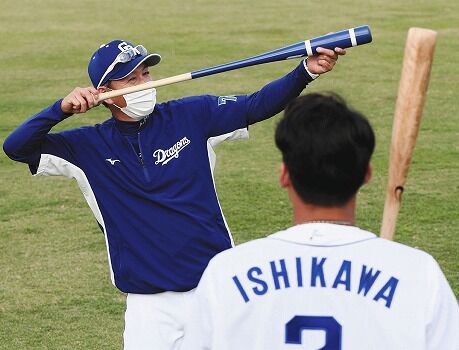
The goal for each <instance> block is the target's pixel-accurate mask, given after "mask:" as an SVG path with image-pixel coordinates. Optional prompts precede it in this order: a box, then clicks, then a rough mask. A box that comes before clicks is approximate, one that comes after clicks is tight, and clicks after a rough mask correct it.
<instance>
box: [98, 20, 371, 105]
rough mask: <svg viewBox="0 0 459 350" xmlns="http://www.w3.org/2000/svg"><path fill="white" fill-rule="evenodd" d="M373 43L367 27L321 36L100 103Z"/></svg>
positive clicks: (124, 91)
mask: <svg viewBox="0 0 459 350" xmlns="http://www.w3.org/2000/svg"><path fill="white" fill-rule="evenodd" d="M371 40H372V36H371V31H370V28H369V27H368V26H366V25H364V26H360V27H355V28H350V29H346V30H342V31H339V32H335V33H329V34H327V35H323V36H319V37H317V38H313V39H309V40H305V41H300V42H298V43H295V44H292V45H289V46H285V47H282V48H279V49H276V50H272V51H269V52H265V53H262V54H260V55H257V56H253V57H249V58H245V59H242V60H239V61H232V62H228V63H224V64H221V65H218V66H214V67H208V68H203V69H198V70H195V71H192V72H188V73H184V74H180V75H175V76H173V77H169V78H164V79H160V80H155V81H150V82H148V83H144V84H139V85H136V86H131V87H128V88H124V89H119V90H112V91H109V92H104V93H101V94H99V97H98V101H103V100H106V99H107V98H112V97H116V96H121V95H126V94H129V93H132V92H136V91H142V90H146V89H151V88H157V87H159V86H164V85H170V84H174V83H178V82H181V81H187V80H191V79H197V78H201V77H205V76H208V75H213V74H217V73H222V72H227V71H230V70H233V69H238V68H243V67H249V66H254V65H257V64H263V63H269V62H276V61H282V60H288V59H291V58H298V57H304V56H312V55H315V54H316V53H317V51H316V49H317V48H318V47H323V48H327V49H332V50H333V49H335V47H341V48H343V49H345V48H349V47H353V46H357V45H363V44H367V43H370V42H371Z"/></svg>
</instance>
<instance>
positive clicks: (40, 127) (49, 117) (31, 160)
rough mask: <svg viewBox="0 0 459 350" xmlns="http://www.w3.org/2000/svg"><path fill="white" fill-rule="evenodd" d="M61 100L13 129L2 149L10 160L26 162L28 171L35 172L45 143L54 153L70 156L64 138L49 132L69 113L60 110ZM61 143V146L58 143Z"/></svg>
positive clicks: (65, 156) (64, 156)
mask: <svg viewBox="0 0 459 350" xmlns="http://www.w3.org/2000/svg"><path fill="white" fill-rule="evenodd" d="M61 101H62V100H58V101H56V102H55V103H54V104H52V105H51V106H49V107H47V108H45V109H44V110H42V111H41V112H38V113H37V114H35V115H33V116H32V117H30V118H29V119H28V120H26V121H25V122H24V123H22V124H21V125H20V126H19V127H18V128H17V129H16V130H14V131H13V132H12V133H11V134H10V135H9V136H8V137H7V138H6V140H5V142H4V143H3V150H4V152H5V153H6V155H7V156H8V157H10V158H11V159H12V160H15V161H18V162H22V163H26V164H28V165H29V167H30V171H31V172H32V173H35V172H36V170H37V168H38V165H39V163H40V158H41V154H42V152H43V149H44V148H45V145H47V144H48V145H49V147H46V148H52V149H53V150H54V152H55V153H56V155H59V156H61V157H63V158H70V156H69V155H68V154H66V153H68V152H67V150H66V147H65V145H64V143H65V142H64V140H63V138H62V137H61V136H59V135H58V134H54V135H52V134H49V131H50V130H51V128H52V127H54V126H55V125H56V124H58V123H59V122H61V121H63V120H64V119H66V118H67V117H69V116H70V115H71V114H66V113H64V112H62V110H61V108H60V105H61ZM60 144H61V147H59V145H60Z"/></svg>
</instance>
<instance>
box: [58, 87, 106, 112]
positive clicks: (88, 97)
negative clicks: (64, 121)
mask: <svg viewBox="0 0 459 350" xmlns="http://www.w3.org/2000/svg"><path fill="white" fill-rule="evenodd" d="M98 94H99V92H98V91H97V90H96V89H95V88H94V87H92V86H90V87H86V88H81V87H76V88H75V89H73V91H72V92H70V93H69V94H68V95H67V96H65V97H64V99H63V100H62V102H61V109H62V112H64V113H85V112H86V111H88V110H89V109H91V108H93V107H95V106H97V105H98V103H97V95H98Z"/></svg>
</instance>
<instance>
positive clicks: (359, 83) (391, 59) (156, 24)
mask: <svg viewBox="0 0 459 350" xmlns="http://www.w3.org/2000/svg"><path fill="white" fill-rule="evenodd" d="M0 23H1V24H0V43H1V48H0V79H1V87H0V91H1V93H0V120H1V123H0V143H3V140H4V138H5V137H6V136H7V135H8V134H9V133H10V132H11V131H12V130H13V129H14V128H15V127H16V126H18V125H19V124H20V123H21V122H22V121H23V120H25V119H26V118H27V117H29V116H30V115H32V114H33V113H35V112H36V111H38V110H40V109H42V108H44V107H45V106H47V105H49V104H51V103H52V102H54V101H55V100H56V99H58V98H60V97H62V96H64V95H65V94H67V93H68V92H69V91H70V90H72V89H73V87H75V86H87V85H89V79H88V78H87V73H86V67H87V62H88V59H89V57H90V55H91V53H92V52H93V51H94V50H95V48H97V47H98V46H99V45H100V44H102V43H104V42H107V41H110V40H112V39H114V38H123V39H127V40H132V41H134V42H140V43H143V44H144V45H145V46H146V47H148V48H150V49H151V50H152V51H157V52H159V53H161V55H162V57H163V62H162V63H161V64H160V65H159V66H158V67H157V68H156V67H155V69H153V70H152V74H153V77H154V78H155V79H159V78H164V77H168V76H171V75H176V74H180V73H185V72H188V71H191V70H194V69H198V68H202V67H206V66H209V65H214V64H219V63H224V62H227V61H232V60H235V59H240V58H244V57H248V56H251V55H254V54H258V53H261V52H265V51H268V50H271V49H274V48H277V47H280V46H284V45H287V44H291V43H294V42H297V41H300V40H304V39H307V38H311V37H314V36H318V35H321V34H325V33H327V32H330V31H336V30H341V29H345V28H348V27H352V26H357V25H362V24H368V25H370V27H371V28H372V32H373V43H372V44H370V45H366V46H362V47H359V48H354V49H349V50H348V54H347V55H346V56H345V57H344V58H341V59H340V61H339V64H338V66H337V67H336V69H335V70H334V71H333V72H331V73H329V74H327V75H326V76H323V77H321V78H320V79H319V80H318V81H316V82H314V83H313V84H312V85H311V86H310V87H309V88H308V91H330V90H331V91H335V92H338V93H340V94H342V95H343V96H344V97H345V98H346V99H347V100H348V101H349V102H350V103H351V104H352V105H353V106H354V107H355V108H357V109H358V110H360V111H362V112H363V113H364V114H366V115H367V116H368V117H369V119H370V120H371V122H372V124H373V126H374V128H375V131H376V135H377V147H376V152H375V155H374V158H373V167H374V178H373V180H372V182H371V183H370V184H369V185H368V186H366V187H365V188H364V189H362V191H361V193H360V197H359V202H358V204H359V210H358V223H359V225H360V226H361V227H363V228H365V229H369V230H372V231H374V232H378V231H379V227H380V221H381V217H382V210H383V204H384V196H385V186H386V182H387V166H388V150H389V143H390V137H391V129H392V117H393V111H394V104H395V98H396V94H397V89H398V80H399V77H400V70H401V63H402V56H403V50H404V43H405V38H406V33H407V30H408V28H409V27H411V26H419V27H425V28H430V29H434V30H436V31H438V41H437V48H436V53H435V59H434V65H433V68H432V75H431V82H430V87H429V93H428V98H427V100H426V105H425V109H424V114H423V121H422V125H421V129H420V133H419V137H418V142H417V147H416V151H415V154H414V158H413V162H412V164H411V169H410V174H409V179H408V183H407V186H406V189H405V194H404V200H403V205H402V210H401V213H400V216H399V220H398V227H397V233H396V240H397V241H399V242H402V243H405V244H408V245H410V246H413V247H419V248H421V249H423V250H426V251H427V252H429V253H430V254H432V255H433V256H434V257H435V258H436V259H437V260H438V262H439V263H440V265H441V267H442V269H443V271H444V272H445V274H446V276H447V278H448V280H449V282H450V283H451V285H452V287H453V289H454V292H455V294H456V296H458V295H459V273H458V271H459V249H458V242H459V240H458V236H459V204H458V203H459V202H458V195H459V145H458V140H459V102H458V96H457V86H458V82H457V80H458V78H459V65H458V64H457V62H459V40H458V37H459V27H458V23H459V3H458V2H452V1H446V0H437V1H435V2H433V1H427V0H419V1H414V0H407V1H395V0H384V1H382V0H366V1H363V0H343V1H315V2H312V1H304V0H301V1H300V0H280V1H279V0H277V1H273V0H267V1H260V0H252V1H242V0H234V1H231V2H228V1H226V2H217V1H210V0H190V1H177V2H169V1H165V0H156V1H144V0H142V1H135V2H134V1H133V2H131V1H118V0H116V1H111V2H97V1H88V0H83V1H69V0H61V1H58V0H42V1H31V0H16V1H13V0H2V4H1V11H0ZM296 64H297V61H294V62H293V61H289V62H279V63H272V64H266V65H262V66H257V67H251V68H246V69H241V70H237V71H233V72H228V73H224V74H221V75H216V76H212V77H207V78H203V79H199V80H196V81H193V82H187V83H182V84H177V85H172V86H169V87H164V88H160V89H159V91H158V99H159V101H166V100H169V99H173V98H178V97H182V96H186V95H193V94H202V93H211V94H215V95H220V94H240V93H248V92H252V91H255V90H257V89H258V88H260V87H261V86H262V85H264V84H265V83H267V82H269V81H271V80H273V79H275V78H277V77H280V76H281V75H283V74H285V73H287V72H288V71H290V70H291V69H293V68H294V67H295V66H296ZM107 117H108V116H107V113H106V111H105V110H104V109H103V108H97V109H95V110H92V111H90V112H89V113H87V114H85V115H79V116H74V117H72V118H69V119H68V120H66V121H65V122H64V123H62V124H61V125H59V128H58V129H63V128H71V127H76V126H80V125H86V124H94V123H97V122H99V121H102V120H104V119H106V118H107ZM277 118H278V117H275V118H273V119H271V120H268V121H266V122H263V123H260V124H257V125H255V126H253V127H251V129H250V130H251V139H250V140H249V141H240V142H233V143H227V144H223V145H221V146H219V148H218V149H217V154H218V157H219V158H218V162H217V171H216V181H217V188H218V192H219V197H220V201H221V205H222V207H223V210H224V212H225V215H226V218H227V220H228V223H229V225H230V227H231V229H232V232H233V236H234V238H235V240H236V242H237V243H241V242H244V241H247V240H249V239H253V238H257V237H261V236H264V235H266V234H267V233H270V232H273V231H275V230H278V229H281V228H285V227H287V226H288V225H289V224H290V221H291V217H290V207H289V203H288V199H287V196H286V194H285V193H284V192H283V191H281V190H280V189H279V188H278V185H277V175H278V168H279V161H280V156H279V154H278V152H277V150H276V149H275V147H274V142H273V131H274V127H275V124H276V120H277ZM123 316H124V295H122V294H121V293H119V292H118V291H117V290H116V289H115V288H114V287H113V286H112V285H111V283H110V277H109V267H108V263H107V256H106V249H105V242H104V239H103V236H102V235H101V233H100V231H99V229H98V227H97V225H96V222H95V220H94V218H93V217H92V214H91V213H90V210H89V209H88V208H87V206H86V203H85V202H84V199H83V197H82V195H81V194H80V192H79V190H78V187H77V185H76V183H75V182H73V181H69V180H67V179H63V178H33V177H32V176H30V173H29V171H28V169H27V166H25V165H22V164H18V163H14V162H12V161H10V160H9V159H8V158H7V157H6V156H5V155H4V154H3V152H0V349H9V350H10V349H59V350H62V349H120V348H121V342H122V331H123Z"/></svg>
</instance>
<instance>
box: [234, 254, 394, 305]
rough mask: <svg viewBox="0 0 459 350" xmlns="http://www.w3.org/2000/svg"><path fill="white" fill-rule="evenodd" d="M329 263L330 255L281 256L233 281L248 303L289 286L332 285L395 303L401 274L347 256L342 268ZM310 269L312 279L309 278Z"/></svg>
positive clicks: (383, 302) (369, 297)
mask: <svg viewBox="0 0 459 350" xmlns="http://www.w3.org/2000/svg"><path fill="white" fill-rule="evenodd" d="M307 263H309V266H308V265H307ZM329 265H331V263H329V264H328V265H327V258H326V257H311V258H310V259H302V258H301V257H296V258H295V259H292V260H291V261H290V260H287V259H278V260H273V261H270V262H269V263H267V264H266V265H260V266H252V267H250V268H249V269H248V270H247V272H246V273H245V274H241V275H236V276H233V282H234V284H235V287H236V291H237V293H239V294H240V296H241V297H242V300H243V301H244V302H245V303H248V302H249V301H251V300H252V299H253V298H255V297H262V296H264V295H266V294H268V293H272V292H275V291H279V290H283V289H288V288H327V287H328V288H331V289H335V290H337V291H345V292H350V293H355V294H357V295H360V296H362V297H365V298H367V297H368V300H373V301H374V302H377V303H381V304H382V305H384V306H385V307H386V308H388V309H389V308H390V307H391V305H392V302H393V300H394V297H395V295H396V290H397V285H398V282H399V280H398V279H397V278H395V277H394V276H383V275H384V274H383V273H382V272H381V271H380V270H377V269H375V268H373V267H368V266H367V265H365V264H363V265H361V264H357V263H352V261H350V260H343V261H342V262H341V264H340V265H339V267H338V268H336V265H333V266H329ZM308 272H309V274H310V275H309V280H308V279H307V278H305V277H307V273H308ZM355 275H356V276H355ZM352 276H354V278H352ZM308 281H309V283H308Z"/></svg>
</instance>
